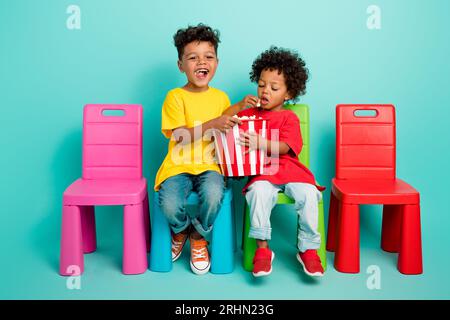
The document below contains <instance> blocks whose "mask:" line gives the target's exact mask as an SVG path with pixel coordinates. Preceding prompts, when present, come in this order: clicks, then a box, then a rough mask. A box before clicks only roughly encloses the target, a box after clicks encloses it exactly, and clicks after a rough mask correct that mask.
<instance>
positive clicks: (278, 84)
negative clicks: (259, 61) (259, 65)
mask: <svg viewBox="0 0 450 320" xmlns="http://www.w3.org/2000/svg"><path fill="white" fill-rule="evenodd" d="M258 97H259V99H260V100H261V108H263V109H265V110H272V111H279V110H281V108H282V107H283V104H284V102H285V101H286V100H289V99H290V98H291V97H290V95H289V93H288V90H287V86H286V82H285V79H284V75H283V73H282V72H281V73H279V71H278V70H270V69H264V70H263V71H261V75H260V76H259V80H258Z"/></svg>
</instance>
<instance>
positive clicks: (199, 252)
mask: <svg viewBox="0 0 450 320" xmlns="http://www.w3.org/2000/svg"><path fill="white" fill-rule="evenodd" d="M207 254H208V251H207V250H206V247H204V248H201V249H195V248H192V259H193V260H200V259H201V260H203V259H206V258H208V256H207Z"/></svg>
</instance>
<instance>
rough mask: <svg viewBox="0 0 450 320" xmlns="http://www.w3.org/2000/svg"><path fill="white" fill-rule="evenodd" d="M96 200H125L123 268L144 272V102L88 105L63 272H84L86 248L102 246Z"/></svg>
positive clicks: (67, 195) (66, 214) (67, 201)
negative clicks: (98, 235) (98, 244)
mask: <svg viewBox="0 0 450 320" xmlns="http://www.w3.org/2000/svg"><path fill="white" fill-rule="evenodd" d="M108 112H110V113H121V115H120V116H118V115H108V114H107V113H108ZM95 205H123V206H124V223H123V232H124V235H123V242H124V243H123V273H124V274H140V273H144V272H145V271H146V270H147V252H148V251H149V250H150V241H149V239H150V226H149V211H148V210H149V209H148V195H147V181H146V180H145V178H143V177H142V106H140V105H92V104H91V105H86V106H85V107H84V115H83V175H82V178H81V179H78V180H76V181H75V182H74V183H72V184H71V185H70V186H69V187H68V188H67V189H66V190H65V191H64V194H63V217H62V235H61V258H60V274H61V275H78V274H81V273H82V272H83V271H84V257H83V253H91V252H93V251H95V249H96V247H97V241H96V232H95V217H94V206H95Z"/></svg>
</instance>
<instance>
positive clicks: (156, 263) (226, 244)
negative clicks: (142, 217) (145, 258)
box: [150, 188, 236, 274]
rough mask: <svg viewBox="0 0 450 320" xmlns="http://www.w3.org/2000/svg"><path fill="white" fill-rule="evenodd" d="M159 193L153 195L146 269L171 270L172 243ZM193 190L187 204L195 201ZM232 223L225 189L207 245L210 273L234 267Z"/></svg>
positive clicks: (229, 198)
mask: <svg viewBox="0 0 450 320" xmlns="http://www.w3.org/2000/svg"><path fill="white" fill-rule="evenodd" d="M158 197H159V194H158V192H155V193H154V195H153V211H152V213H151V225H152V241H151V244H152V247H151V250H150V270H151V271H156V272H169V271H171V270H172V245H171V234H170V227H169V223H168V222H167V219H166V217H165V216H164V214H163V212H162V211H161V208H160V206H159V201H158ZM198 204H199V198H198V195H197V193H196V192H191V194H190V195H189V197H188V199H187V206H191V205H194V206H196V205H198ZM235 235H236V227H235V223H234V210H233V192H232V190H231V188H227V189H226V190H225V194H224V197H223V200H222V206H221V208H220V211H219V213H218V215H217V218H216V220H215V222H214V227H213V232H212V239H211V245H210V255H211V269H210V271H211V273H215V274H224V273H231V272H233V269H234V250H235V248H236V239H235V238H236V236H235Z"/></svg>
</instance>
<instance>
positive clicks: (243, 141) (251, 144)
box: [239, 132, 267, 154]
mask: <svg viewBox="0 0 450 320" xmlns="http://www.w3.org/2000/svg"><path fill="white" fill-rule="evenodd" d="M239 144H240V145H241V146H246V147H248V150H247V151H245V152H244V153H245V154H246V153H249V152H250V151H253V150H256V149H262V150H265V149H267V139H266V138H263V137H262V136H261V135H259V134H257V133H255V132H243V133H241V135H240V136H239Z"/></svg>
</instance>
